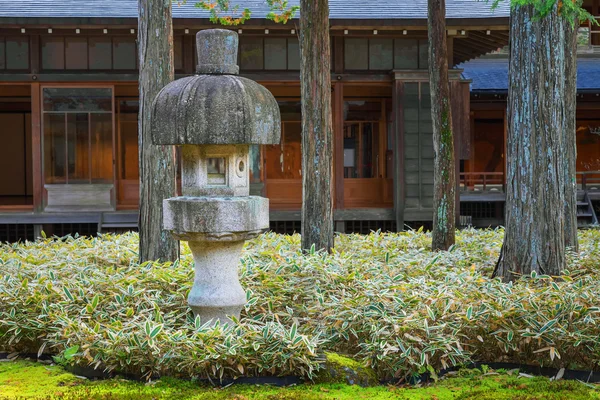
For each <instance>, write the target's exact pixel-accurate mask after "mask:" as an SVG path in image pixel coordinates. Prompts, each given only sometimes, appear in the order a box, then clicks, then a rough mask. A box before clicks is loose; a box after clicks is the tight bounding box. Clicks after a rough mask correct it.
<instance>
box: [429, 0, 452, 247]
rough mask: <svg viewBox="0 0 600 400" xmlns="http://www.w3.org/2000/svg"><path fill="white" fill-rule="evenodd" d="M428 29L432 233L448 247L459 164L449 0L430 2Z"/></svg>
mask: <svg viewBox="0 0 600 400" xmlns="http://www.w3.org/2000/svg"><path fill="white" fill-rule="evenodd" d="M427 30H428V32H429V83H430V85H429V87H430V92H431V120H432V126H433V149H434V177H433V232H432V245H431V246H432V249H433V250H447V249H448V248H449V247H450V246H452V245H453V244H454V234H455V232H454V231H455V222H456V217H455V208H454V207H455V203H456V200H455V190H456V177H455V175H456V174H455V171H456V166H455V164H454V139H453V134H452V113H451V112H450V85H449V82H448V47H447V43H446V2H445V0H428V1H427Z"/></svg>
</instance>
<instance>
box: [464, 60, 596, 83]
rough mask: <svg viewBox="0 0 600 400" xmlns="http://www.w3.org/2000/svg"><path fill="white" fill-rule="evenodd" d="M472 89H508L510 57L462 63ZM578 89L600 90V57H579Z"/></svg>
mask: <svg viewBox="0 0 600 400" xmlns="http://www.w3.org/2000/svg"><path fill="white" fill-rule="evenodd" d="M457 68H462V69H464V72H463V77H465V78H467V79H471V80H472V83H471V91H496V92H507V91H508V59H507V58H500V59H498V58H479V59H475V60H471V61H468V62H466V63H463V64H460V65H458V66H457ZM577 90H600V58H582V57H580V58H578V59H577Z"/></svg>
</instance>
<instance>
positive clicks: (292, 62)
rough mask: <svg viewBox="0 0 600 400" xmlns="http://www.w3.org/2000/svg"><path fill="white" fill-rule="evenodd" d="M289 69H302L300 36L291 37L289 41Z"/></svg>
mask: <svg viewBox="0 0 600 400" xmlns="http://www.w3.org/2000/svg"><path fill="white" fill-rule="evenodd" d="M287 58H288V69H290V70H292V69H293V70H300V43H299V42H298V38H289V39H288V41H287Z"/></svg>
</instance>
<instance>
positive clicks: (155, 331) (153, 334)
mask: <svg viewBox="0 0 600 400" xmlns="http://www.w3.org/2000/svg"><path fill="white" fill-rule="evenodd" d="M162 329H163V325H162V324H159V325H157V326H155V327H154V329H152V331H151V332H150V335H149V336H150V339H154V338H155V337H156V335H158V334H159V333H160V332H161V331H162Z"/></svg>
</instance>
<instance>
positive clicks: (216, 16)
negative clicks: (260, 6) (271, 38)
mask: <svg viewBox="0 0 600 400" xmlns="http://www.w3.org/2000/svg"><path fill="white" fill-rule="evenodd" d="M186 2H187V0H178V1H177V4H178V5H181V4H185V3H186ZM266 2H267V5H268V6H269V13H268V14H267V16H266V18H267V19H269V20H271V21H274V22H276V23H282V24H285V23H287V22H288V21H289V20H290V19H292V18H294V16H295V15H296V13H297V12H298V10H299V9H300V7H299V6H290V5H289V1H288V0H266ZM194 5H195V6H196V7H198V8H202V9H203V10H207V11H208V12H210V21H211V22H212V23H215V24H221V25H226V26H237V25H242V24H243V23H244V22H246V21H248V20H249V19H250V17H251V15H252V12H251V11H250V9H248V8H244V9H243V10H241V11H240V6H239V4H237V5H234V6H232V5H231V1H230V0H200V1H199V2H198V3H196V4H194Z"/></svg>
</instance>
